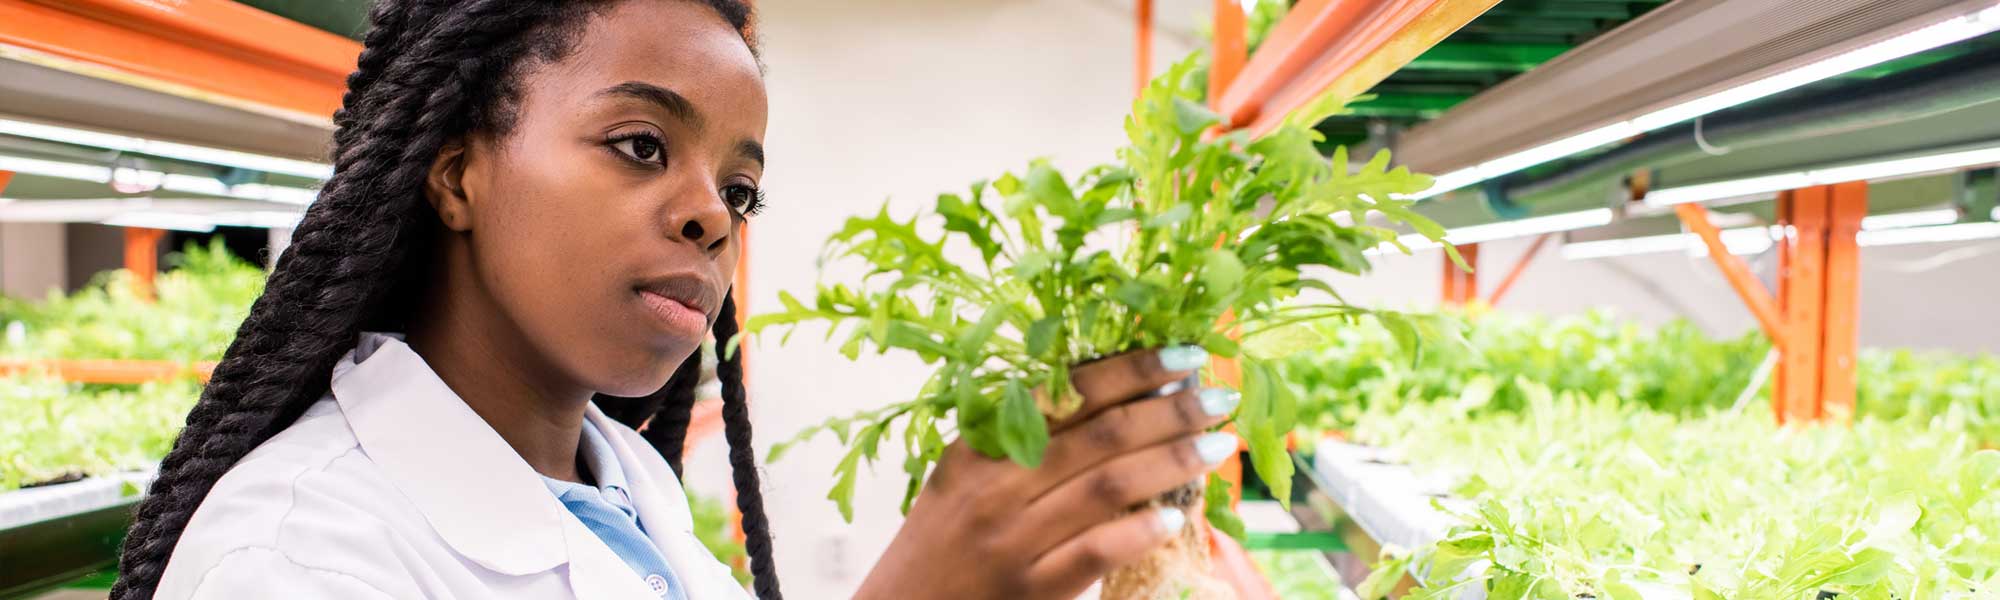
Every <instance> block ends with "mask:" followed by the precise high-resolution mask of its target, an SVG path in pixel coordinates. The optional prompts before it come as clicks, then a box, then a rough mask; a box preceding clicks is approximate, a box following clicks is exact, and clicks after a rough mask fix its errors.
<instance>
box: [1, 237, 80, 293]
mask: <svg viewBox="0 0 2000 600" xmlns="http://www.w3.org/2000/svg"><path fill="white" fill-rule="evenodd" d="M64 239H65V236H64V227H63V224H62V223H0V293H4V294H6V295H8V296H14V297H17V298H35V299H40V298H42V297H43V296H46V295H48V293H49V290H62V289H65V288H66V287H67V281H68V277H69V271H68V268H69V264H68V261H67V260H66V253H65V252H64V249H65V245H64Z"/></svg>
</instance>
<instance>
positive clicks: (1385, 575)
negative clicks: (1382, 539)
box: [1354, 544, 1413, 600]
mask: <svg viewBox="0 0 2000 600" xmlns="http://www.w3.org/2000/svg"><path fill="white" fill-rule="evenodd" d="M1412 558H1413V556H1412V555H1411V554H1410V552H1409V551H1406V550H1403V549H1402V548H1399V547H1397V546H1395V545H1394V544H1390V545H1388V546H1384V547H1383V548H1382V554H1381V556H1379V557H1377V558H1376V559H1375V565H1374V566H1372V567H1369V569H1368V577H1367V578H1365V579H1362V580H1361V584H1360V585H1357V586H1354V595H1356V596H1359V597H1361V599H1362V600H1381V599H1383V598H1388V597H1389V593H1390V592H1392V591H1395V589H1396V584H1399V583H1402V581H1403V576H1404V575H1405V574H1407V573H1409V572H1410V560H1411V559H1412Z"/></svg>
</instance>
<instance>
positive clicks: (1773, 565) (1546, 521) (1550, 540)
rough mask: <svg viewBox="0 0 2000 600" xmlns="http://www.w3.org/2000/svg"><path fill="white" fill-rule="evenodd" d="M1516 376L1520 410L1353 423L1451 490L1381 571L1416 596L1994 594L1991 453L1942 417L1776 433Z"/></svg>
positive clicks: (1996, 478) (1400, 413) (1458, 407)
mask: <svg viewBox="0 0 2000 600" xmlns="http://www.w3.org/2000/svg"><path fill="white" fill-rule="evenodd" d="M1515 386H1516V387H1517V388H1518V389H1520V390H1521V391H1522V394H1523V396H1524V397H1525V401H1526V406H1525V407H1524V410H1520V411H1481V410H1478V408H1480V407H1478V406H1474V405H1472V404H1471V403H1454V402H1434V403H1418V404H1407V405H1401V406H1394V407H1390V406H1378V407H1375V408H1372V409H1371V410H1370V412H1369V414H1368V415H1366V416H1365V418H1363V419H1361V420H1360V421H1359V425H1358V426H1357V427H1356V429H1355V431H1354V434H1355V436H1356V438H1357V439H1358V440H1360V441H1363V442H1368V443H1374V444H1378V445H1385V446H1390V447H1393V448H1395V449H1396V450H1397V451H1398V452H1400V453H1401V455H1402V456H1404V457H1406V458H1407V460H1408V461H1409V462H1410V464H1412V465H1413V466H1414V468H1416V469H1418V470H1419V471H1420V472H1425V473H1430V474H1433V475H1435V476H1441V477H1445V478H1446V479H1448V480H1450V481H1454V482H1456V485H1455V490H1454V493H1455V495H1456V496H1457V497H1458V498H1461V499H1463V500H1464V502H1462V503H1455V504H1452V505H1449V506H1448V508H1447V510H1448V511H1449V512H1451V513H1453V514H1455V515H1456V516H1457V518H1458V520H1459V521H1460V523H1461V524H1460V525H1459V526H1457V527H1455V528H1453V529H1452V530H1451V532H1450V533H1449V534H1448V535H1447V536H1446V538H1445V539H1443V540H1439V541H1437V542H1436V543H1434V544H1431V545H1429V546H1427V547H1424V548H1419V549H1416V550H1415V552H1413V553H1409V554H1405V555H1402V556H1400V557H1398V558H1395V559H1392V560H1390V561H1387V562H1386V563H1384V564H1382V565H1379V566H1378V568H1379V569H1383V570H1384V572H1402V571H1403V570H1404V569H1406V568H1413V569H1412V570H1413V571H1414V572H1417V573H1422V574H1423V575H1424V576H1423V577H1421V578H1420V583H1422V584H1423V587H1421V588H1420V589H1418V590H1416V591H1414V592H1413V593H1412V596H1413V597H1420V598H1447V597H1456V594H1457V591H1458V590H1459V589H1461V588H1464V587H1468V586H1476V587H1481V588H1484V589H1485V590H1486V593H1487V595H1488V596H1489V597H1493V598H1497V599H1502V600H1512V599H1517V598H1547V599H1563V598H1582V597H1593V598H1612V599H1624V598H1637V597H1640V596H1639V590H1640V589H1642V588H1646V587H1653V588H1656V589H1666V590H1668V591H1670V592H1673V593H1675V594H1685V595H1687V596H1690V597H1693V598H1696V599H1699V600H1711V599H1714V600H1720V599H1721V598H1731V599H1740V600H1764V599H1772V600H1777V599H1785V600H1795V599H1802V598H1813V597H1815V595H1816V594H1820V593H1821V592H1831V593H1837V594H1839V595H1840V597H1842V598H1847V597H1853V598H1863V599H1882V600H1887V599H1891V598H1894V599H1898V600H1908V599H1918V598H1968V597H1978V598H1991V597H1993V596H1994V594H1995V593H1996V592H2000V452H1996V451H1994V450H1979V449H1978V446H1977V444H1976V442H1974V441H1973V440H1972V439H1971V438H1969V437H1967V436H1966V435H1964V434H1963V433H1962V430H1961V429H1959V428H1958V427H1957V426H1956V425H1955V424H1954V423H1953V422H1952V419H1951V418H1950V416H1949V414H1947V415H1946V416H1945V417H1944V418H1899V419H1882V418H1875V417H1871V416H1863V417H1862V418H1860V419H1858V420H1857V421H1856V422H1855V423H1854V426H1853V427H1852V428H1846V427H1808V428H1780V427H1778V426H1776V425H1775V423H1773V421H1772V418H1771V416H1770V413H1769V412H1768V411H1764V410H1742V411H1730V410H1715V411H1701V412H1699V414H1675V413H1670V412H1663V411H1658V410H1653V409H1650V408H1647V407H1645V406H1642V405H1638V404H1635V403H1632V402H1628V401H1623V400H1620V399H1618V398H1616V397H1613V396H1612V395H1611V394H1609V393H1603V394H1599V395H1595V396H1593V395H1586V394H1581V393H1575V392H1567V393H1555V392H1551V391H1550V390H1549V389H1548V388H1546V387H1544V386H1541V385H1539V384H1535V383H1532V382H1526V381H1522V382H1517V383H1516V384H1515ZM1377 583H1378V585H1377V586H1374V589H1376V590H1378V591H1379V590H1381V589H1384V588H1383V586H1381V585H1379V584H1380V583H1381V582H1380V581H1378V582H1377Z"/></svg>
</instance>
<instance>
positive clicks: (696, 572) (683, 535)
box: [579, 404, 743, 598]
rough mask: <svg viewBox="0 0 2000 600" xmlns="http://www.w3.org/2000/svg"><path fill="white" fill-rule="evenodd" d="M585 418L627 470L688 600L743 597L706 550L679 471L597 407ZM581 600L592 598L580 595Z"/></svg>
mask: <svg viewBox="0 0 2000 600" xmlns="http://www.w3.org/2000/svg"><path fill="white" fill-rule="evenodd" d="M584 418H586V419H589V420H590V421H591V422H592V423H594V424H596V425H597V428H598V430H599V431H602V432H604V434H605V435H604V437H605V440H606V441H607V442H608V443H609V445H610V446H611V451H612V453H614V454H616V455H617V456H618V463H619V464H621V465H624V466H625V477H626V478H627V483H628V484H629V485H631V488H630V489H631V490H633V494H632V503H633V505H634V506H635V507H637V508H638V509H639V521H640V522H642V523H644V524H645V525H646V536H647V537H649V538H652V540H653V545H655V546H658V547H659V549H660V554H661V555H662V556H664V557H665V558H666V559H667V566H669V567H672V568H673V570H674V575H675V576H677V577H678V578H679V579H680V581H681V583H682V585H684V586H686V588H687V597H689V598H742V597H743V589H742V587H741V586H739V585H737V584H736V580H735V579H732V578H730V576H729V571H728V569H727V568H724V567H721V566H720V563H717V562H716V560H715V555H714V554H711V553H710V552H709V551H708V548H707V547H705V546H702V545H701V540H700V538H697V537H695V535H694V517H693V514H692V513H691V512H689V509H688V505H687V501H686V494H687V493H686V492H684V491H682V490H681V482H680V480H678V479H675V478H674V477H673V476H672V474H673V470H672V469H671V468H669V467H668V466H667V463H666V459H664V458H661V457H660V453H658V452H655V451H653V449H652V447H651V446H644V445H640V444H639V443H641V442H643V441H644V440H643V439H642V438H640V437H639V436H638V435H635V434H633V433H632V432H631V431H630V430H628V429H626V428H625V426H623V425H619V424H617V423H616V422H614V421H613V420H612V419H611V417H609V416H606V415H605V414H604V411H601V410H598V408H597V405H596V404H592V405H591V406H590V408H589V410H588V411H587V412H585V413H584ZM579 597H588V596H582V595H581V594H579Z"/></svg>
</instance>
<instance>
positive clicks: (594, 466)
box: [542, 419, 687, 600]
mask: <svg viewBox="0 0 2000 600" xmlns="http://www.w3.org/2000/svg"><path fill="white" fill-rule="evenodd" d="M577 452H578V453H579V454H581V455H582V456H583V467H584V468H585V469H587V470H588V471H589V473H590V475H591V477H592V478H594V479H595V480H596V481H597V486H596V487H591V486H588V485H584V484H581V483H575V482H570V481H563V480H561V479H555V478H551V477H547V476H544V477H542V482H543V483H546V484H548V486H549V492H550V493H553V494H555V496H556V499H557V500H561V501H562V504H563V507H564V508H567V509H569V511H570V514H573V515H576V518H577V520H579V521H583V524H584V526H585V527H589V528H590V531H591V532H592V533H595V534H597V537H598V539H601V540H603V541H604V545H606V546H610V547H611V551H612V552H614V553H616V554H617V555H618V557H619V558H622V559H625V564H626V565H629V566H631V567H632V571H633V572H634V573H637V574H638V575H639V576H640V577H643V578H645V580H646V585H647V586H649V587H651V588H652V589H653V592H655V593H658V594H659V595H660V597H661V598H669V599H672V600H686V599H687V591H686V588H685V587H684V586H682V585H681V582H680V580H679V579H677V578H675V577H674V570H673V568H672V567H670V566H668V565H667V559H666V556H665V555H663V554H661V552H660V548H659V547H658V546H655V545H653V540H652V539H651V538H648V537H646V529H645V525H643V524H641V523H640V522H639V509H638V508H636V507H634V506H633V505H632V495H631V492H629V491H627V490H628V489H629V488H628V487H627V486H626V482H625V470H624V468H623V467H621V466H619V464H618V456H617V454H615V453H613V452H612V450H611V443H610V441H608V440H606V439H605V438H604V432H601V431H598V430H597V426H596V425H593V424H591V422H590V420H589V419H584V421H583V439H582V441H581V442H580V443H579V444H578V446H577Z"/></svg>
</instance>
